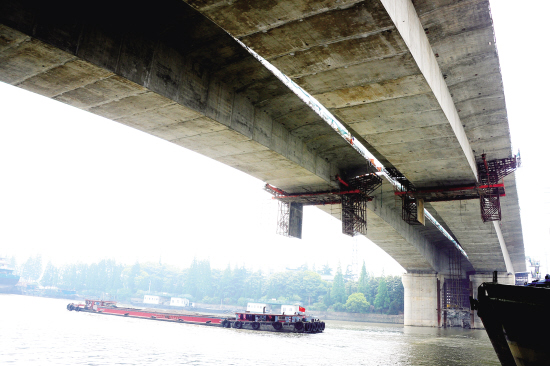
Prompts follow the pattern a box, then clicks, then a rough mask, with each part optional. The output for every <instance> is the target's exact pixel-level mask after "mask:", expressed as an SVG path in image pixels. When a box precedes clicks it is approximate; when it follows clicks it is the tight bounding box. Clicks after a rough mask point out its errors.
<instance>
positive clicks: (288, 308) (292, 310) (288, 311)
mask: <svg viewBox="0 0 550 366" xmlns="http://www.w3.org/2000/svg"><path fill="white" fill-rule="evenodd" d="M305 312H306V309H305V308H303V307H301V306H300V305H281V314H283V315H304V314H305Z"/></svg>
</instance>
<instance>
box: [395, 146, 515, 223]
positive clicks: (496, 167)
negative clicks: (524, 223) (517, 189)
mask: <svg viewBox="0 0 550 366" xmlns="http://www.w3.org/2000/svg"><path fill="white" fill-rule="evenodd" d="M520 166H521V158H520V155H519V153H518V155H515V156H510V157H508V158H504V159H495V160H490V161H487V159H486V155H485V154H482V155H481V157H480V158H478V159H477V169H478V175H479V176H478V183H477V184H475V185H470V186H458V187H457V186H451V187H443V188H441V187H433V188H427V189H423V190H417V189H416V188H415V187H414V185H413V184H412V183H411V182H409V181H408V180H407V178H405V177H404V176H403V174H401V173H400V172H399V171H398V170H397V169H395V168H392V169H387V171H388V174H390V176H391V177H392V178H393V179H394V180H396V181H397V182H399V183H400V185H401V186H400V187H396V190H395V192H394V193H395V195H396V196H399V197H400V198H401V201H402V206H401V207H402V219H403V220H404V221H405V222H407V223H408V224H410V225H418V224H420V222H419V220H418V212H417V201H416V199H422V200H424V202H441V201H458V200H461V201H462V200H469V199H479V204H480V211H481V219H482V220H483V222H488V221H500V220H501V219H502V212H501V207H500V197H504V196H505V195H506V193H505V190H504V182H503V181H502V179H503V178H504V177H505V176H507V175H509V174H511V173H513V172H514V171H515V170H516V169H517V168H519V167H520Z"/></svg>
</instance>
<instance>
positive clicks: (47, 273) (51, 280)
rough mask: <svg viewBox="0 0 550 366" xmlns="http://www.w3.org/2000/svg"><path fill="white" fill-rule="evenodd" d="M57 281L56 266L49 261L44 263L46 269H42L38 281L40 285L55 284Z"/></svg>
mask: <svg viewBox="0 0 550 366" xmlns="http://www.w3.org/2000/svg"><path fill="white" fill-rule="evenodd" d="M57 282H58V270H57V268H56V267H55V266H54V265H53V264H52V262H51V261H49V262H48V264H47V265H46V269H45V270H44V274H43V275H42V279H41V280H40V283H41V284H42V286H45V287H49V286H57Z"/></svg>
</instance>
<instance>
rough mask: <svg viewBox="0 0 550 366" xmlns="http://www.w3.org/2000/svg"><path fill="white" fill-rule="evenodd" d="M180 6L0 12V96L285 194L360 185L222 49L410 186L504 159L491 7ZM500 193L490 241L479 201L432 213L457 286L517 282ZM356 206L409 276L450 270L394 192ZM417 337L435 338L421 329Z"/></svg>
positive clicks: (311, 123)
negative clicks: (40, 99) (491, 279)
mask: <svg viewBox="0 0 550 366" xmlns="http://www.w3.org/2000/svg"><path fill="white" fill-rule="evenodd" d="M187 3H188V4H186V3H184V2H181V1H178V0H161V1H160V2H159V1H157V2H155V3H154V4H152V5H151V6H149V7H148V8H147V9H146V11H144V8H143V7H140V9H136V8H135V7H134V6H132V5H130V4H119V5H115V6H113V4H108V6H107V4H104V5H105V6H104V7H103V6H102V4H96V5H94V9H86V11H81V9H75V7H74V6H69V5H68V4H66V5H67V6H65V7H63V6H62V7H60V8H51V7H48V6H47V5H44V4H41V3H37V2H35V1H26V0H6V1H3V2H1V3H0V80H1V81H3V82H6V83H10V84H12V85H16V86H18V87H21V88H24V89H27V90H30V91H33V92H36V93H39V94H42V95H45V96H47V97H50V98H52V99H55V100H58V101H61V102H63V103H67V104H70V105H72V106H75V107H77V108H81V109H84V110H87V111H89V112H91V113H94V114H97V115H101V116H104V117H106V118H109V119H112V120H114V121H117V122H120V123H123V124H125V125H128V126H131V127H134V128H137V129H140V130H142V131H144V132H147V133H150V134H153V135H155V136H158V137H160V138H163V139H165V140H167V141H170V142H173V143H176V144H178V145H180V146H183V147H185V148H188V149H191V150H194V151H196V152H199V153H201V154H203V155H205V156H208V157H211V158H213V159H215V160H218V161H220V162H222V163H225V164H227V165H230V166H232V167H234V168H236V169H239V170H241V171H243V172H246V173H248V174H250V175H252V176H254V177H257V178H259V179H261V180H263V181H266V182H268V183H270V184H273V185H275V186H277V187H279V188H282V189H284V190H286V191H288V192H299V191H319V190H326V189H331V188H336V187H337V183H336V182H335V180H334V176H335V175H336V174H339V175H341V176H343V177H346V176H351V175H353V174H356V173H357V172H361V171H364V169H365V160H364V158H363V157H361V156H360V155H359V154H358V153H357V152H356V151H355V150H354V149H353V148H352V147H351V146H350V145H348V144H347V142H346V141H345V140H343V139H342V138H341V137H340V136H338V135H337V134H336V133H335V132H334V131H333V130H332V129H331V128H330V127H329V126H328V125H327V124H326V123H325V122H324V121H322V120H321V118H320V117H319V116H318V115H317V114H315V113H314V112H313V111H312V110H311V109H310V107H308V106H307V105H306V104H305V103H303V102H302V101H301V100H300V99H299V98H298V97H297V96H296V95H294V94H293V93H292V92H291V91H290V90H289V89H288V88H287V87H286V86H285V85H284V84H283V83H282V82H280V81H279V80H278V79H277V78H276V77H275V76H273V75H272V74H271V73H270V72H269V71H268V70H266V69H265V68H264V67H263V66H262V65H261V64H260V63H259V62H258V61H257V60H255V59H254V58H253V57H252V56H251V55H250V54H249V53H248V52H247V51H246V50H245V49H243V48H242V47H241V46H240V45H238V43H237V42H235V40H234V39H233V38H232V37H231V36H230V35H229V34H231V35H232V36H234V37H236V38H238V39H239V40H241V41H242V42H243V43H244V44H246V45H247V46H249V47H250V48H252V49H254V50H255V51H256V52H258V53H259V54H260V55H261V56H263V57H264V58H266V59H267V60H269V61H270V62H271V63H272V64H274V65H275V66H276V67H278V68H279V69H280V70H281V71H283V72H284V73H285V74H286V75H288V76H289V77H290V78H291V79H292V80H294V81H295V82H296V83H297V84H299V85H300V86H301V87H302V88H304V89H305V90H307V91H308V92H310V93H311V94H313V95H314V96H315V97H316V98H317V99H318V100H319V101H320V102H321V103H323V104H324V105H325V106H326V107H327V108H329V109H330V110H331V112H332V113H333V114H334V115H335V116H337V117H338V118H339V120H340V121H341V122H343V123H344V124H345V125H346V126H347V127H348V129H349V130H350V131H351V132H352V133H353V134H354V135H355V136H356V137H357V138H358V139H359V140H360V141H361V142H362V143H363V144H364V145H365V146H367V147H368V148H369V150H370V151H371V152H372V153H373V154H375V156H376V157H377V158H378V159H379V160H380V161H381V162H382V163H383V164H384V165H385V166H386V167H395V168H397V169H399V170H400V171H401V172H402V173H403V174H404V175H405V176H406V177H407V178H408V179H409V180H410V181H411V182H412V183H414V184H415V185H416V186H417V187H419V188H422V187H434V186H442V185H444V186H451V185H462V184H473V183H475V181H476V168H475V161H474V156H475V155H479V154H480V153H481V152H485V153H487V154H488V157H489V158H490V159H496V158H503V157H507V156H509V155H510V154H511V144H510V136H509V128H508V121H507V117H506V109H505V103H504V94H503V89H502V80H501V75H500V70H499V64H498V55H497V53H496V47H495V43H494V36H493V29H492V22H491V18H490V11H489V7H488V1H479V0H475V1H458V0H454V1H453V0H439V1H414V3H411V2H409V1H405V0H403V1H389V0H388V1H385V0H382V1H379V0H366V1H356V0H355V1H351V0H347V1H346V0H341V1H338V2H334V1H326V0H325V1H303V2H300V1H294V0H293V1H290V0H282V1H277V2H269V1H266V2H263V1H262V2H255V1H237V2H231V4H229V3H227V2H225V1H187ZM105 9H108V11H105ZM226 32H228V33H229V34H227V33H226ZM505 184H506V197H504V198H503V199H502V200H501V203H502V206H503V221H502V222H501V224H500V226H499V227H496V226H493V224H492V223H482V222H481V218H480V214H479V203H478V201H462V202H460V201H455V202H439V203H433V204H431V205H430V204H428V205H427V209H428V210H429V211H430V212H431V213H432V215H433V216H434V217H436V218H437V220H438V221H439V222H440V223H441V224H442V225H443V226H444V227H445V228H446V229H447V230H448V231H449V232H450V233H451V235H453V236H454V237H455V238H456V239H457V241H458V242H459V243H460V244H461V245H462V247H463V248H464V249H465V251H466V252H467V253H468V254H469V261H466V260H465V261H464V263H463V270H464V271H469V272H474V271H477V272H478V273H484V272H490V271H493V270H497V271H501V272H506V271H507V268H506V264H505V258H504V256H505V254H503V251H502V250H501V245H502V243H504V245H505V247H506V249H507V252H508V253H509V256H510V259H511V262H512V264H513V270H514V271H522V270H524V269H525V263H524V262H525V261H524V249H523V240H522V232H521V223H520V217H519V205H518V199H517V193H516V187H515V178H514V176H513V175H511V176H509V177H508V178H506V179H505ZM368 208H369V210H368V219H367V221H368V234H367V236H368V237H369V238H370V239H371V240H372V241H373V242H375V243H376V244H377V245H379V246H380V247H381V248H382V249H384V250H385V251H386V252H387V253H389V254H390V255H391V256H392V257H393V258H395V259H396V260H397V261H398V262H399V263H400V264H401V265H402V266H403V267H404V268H405V269H406V270H407V271H408V272H409V273H411V274H413V273H419V274H422V276H426V275H428V276H431V275H430V274H435V273H440V274H441V273H447V272H448V264H449V259H448V252H449V251H450V250H451V249H452V248H453V245H452V244H451V243H450V241H449V240H447V239H446V238H445V237H444V236H443V235H442V234H441V233H440V232H439V230H437V229H436V228H435V227H434V226H433V225H432V224H427V225H426V226H409V225H408V224H406V223H405V222H403V221H402V220H401V207H400V203H399V202H397V203H396V201H395V197H394V195H393V189H392V187H391V185H389V184H388V183H387V182H386V183H384V185H383V186H382V188H380V189H378V190H377V191H376V192H375V193H374V200H373V201H372V202H369V205H368ZM325 210H326V211H328V212H331V213H332V214H333V215H335V216H337V217H338V216H339V207H333V208H332V210H331V209H328V208H325ZM497 229H500V230H501V231H502V238H503V240H501V241H499V239H498V236H497V232H496V231H497ZM432 277H433V276H432ZM420 280H421V281H423V279H422V278H421V279H420ZM429 281H432V279H431V277H430V280H429ZM413 282H414V281H413ZM430 283H431V282H430ZM411 291H412V290H411ZM430 301H431V300H430ZM430 306H431V305H430ZM420 323H422V325H434V324H433V314H432V315H431V318H429V319H428V320H427V321H426V322H425V321H424V320H422V322H420V321H419V322H418V324H420Z"/></svg>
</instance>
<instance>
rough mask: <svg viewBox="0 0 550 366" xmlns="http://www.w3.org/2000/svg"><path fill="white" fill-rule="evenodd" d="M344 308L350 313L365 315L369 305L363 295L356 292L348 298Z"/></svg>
mask: <svg viewBox="0 0 550 366" xmlns="http://www.w3.org/2000/svg"><path fill="white" fill-rule="evenodd" d="M344 308H345V309H346V311H349V312H351V313H366V312H367V311H369V309H370V304H369V303H368V302H367V299H366V298H365V295H364V294H363V293H361V292H356V293H354V294H351V295H350V296H349V297H348V299H347V301H346V303H345V304H344Z"/></svg>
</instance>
